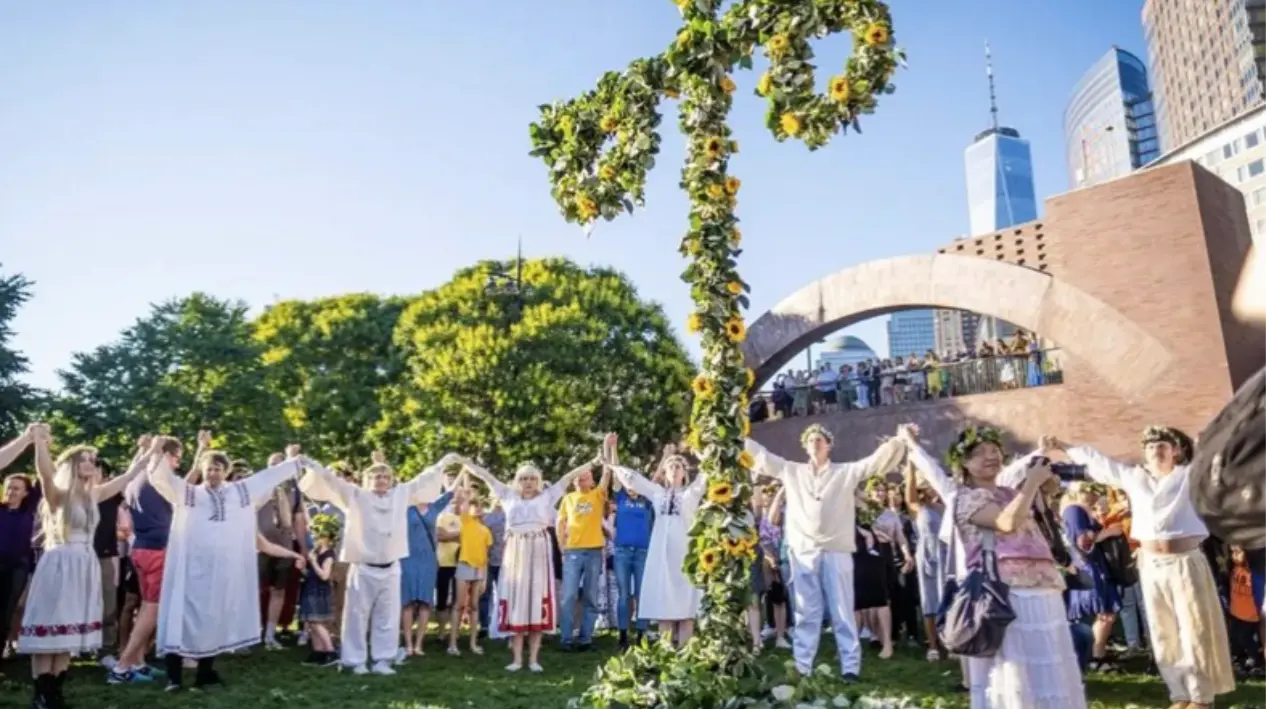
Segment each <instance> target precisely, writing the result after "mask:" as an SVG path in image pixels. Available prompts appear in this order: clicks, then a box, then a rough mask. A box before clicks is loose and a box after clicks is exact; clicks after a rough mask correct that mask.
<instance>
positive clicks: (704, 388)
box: [690, 374, 716, 398]
mask: <svg viewBox="0 0 1266 709" xmlns="http://www.w3.org/2000/svg"><path fill="white" fill-rule="evenodd" d="M690 388H691V389H693V390H694V392H695V396H699V397H704V398H707V397H709V396H712V394H713V393H715V392H716V385H715V384H713V383H712V380H711V379H709V378H708V375H706V374H700V375H699V376H697V377H695V380H694V381H693V382H692V383H691V384H690Z"/></svg>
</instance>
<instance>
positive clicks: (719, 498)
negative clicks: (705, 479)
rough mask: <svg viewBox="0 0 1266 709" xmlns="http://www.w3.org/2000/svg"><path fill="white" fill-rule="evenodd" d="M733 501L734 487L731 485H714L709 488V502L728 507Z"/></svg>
mask: <svg viewBox="0 0 1266 709" xmlns="http://www.w3.org/2000/svg"><path fill="white" fill-rule="evenodd" d="M733 500H734V486H733V485H730V484H729V483H714V484H712V485H709V486H708V502H711V503H712V504H714V505H728V504H730V502H732V501H733Z"/></svg>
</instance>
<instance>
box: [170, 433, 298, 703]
mask: <svg viewBox="0 0 1266 709" xmlns="http://www.w3.org/2000/svg"><path fill="white" fill-rule="evenodd" d="M164 439H165V437H159V444H158V445H161V444H162V443H163V442H164ZM298 455H299V447H298V446H295V445H291V446H287V447H286V456H287V460H285V461H284V462H282V463H280V464H278V465H274V466H273V467H270V468H268V469H266V470H262V471H260V472H258V473H255V474H253V475H251V476H250V477H247V478H245V479H244V480H240V481H238V482H233V483H230V482H228V480H227V478H228V474H229V467H230V463H229V457H228V456H227V455H225V454H224V453H221V452H220V451H213V450H212V451H206V452H204V453H203V454H202V456H201V457H200V458H199V459H198V460H197V461H195V462H194V465H195V466H197V467H198V468H199V469H200V470H201V472H202V479H203V480H204V481H205V482H203V483H202V484H200V485H194V484H191V483H189V482H187V481H185V480H182V479H181V478H178V477H176V474H175V473H174V472H172V469H171V467H170V466H169V465H168V463H167V459H166V457H163V456H159V457H158V458H157V460H156V461H155V464H154V465H153V467H151V468H150V471H149V482H150V484H151V485H153V486H154V489H155V490H156V491H157V492H158V494H160V495H162V496H163V499H165V500H167V501H168V502H169V503H170V504H171V507H172V522H171V536H170V538H169V540H168V544H167V562H166V564H165V565H164V567H163V594H162V597H161V599H160V600H159V605H158V626H157V629H156V644H157V645H158V654H159V655H160V656H162V657H164V658H165V660H166V663H167V681H168V689H172V690H175V689H180V688H181V686H182V682H181V680H182V678H181V670H182V662H181V658H188V659H190V660H196V661H197V668H198V669H197V675H196V676H195V678H194V686H195V687H205V686H208V685H215V684H219V683H220V677H219V675H218V674H217V673H216V671H215V669H214V666H213V661H214V659H215V656H216V655H221V654H225V653H230V652H233V651H235V650H239V649H242V648H245V647H249V646H251V645H256V644H258V643H259V642H260V632H259V617H260V616H259V564H258V562H257V561H256V560H257V558H258V557H257V553H256V552H257V550H261V545H259V535H258V527H257V524H256V521H257V518H258V517H257V515H256V510H257V509H258V508H259V507H260V506H262V505H263V504H264V503H266V502H268V501H269V500H270V499H272V493H273V490H274V489H275V488H276V487H277V486H278V485H280V484H281V483H283V482H285V481H286V480H289V479H291V478H294V477H295V476H297V475H298V473H299V471H300V469H301V465H300V460H299V458H298ZM262 550H263V551H264V553H270V551H269V550H268V549H267V548H263V549H262Z"/></svg>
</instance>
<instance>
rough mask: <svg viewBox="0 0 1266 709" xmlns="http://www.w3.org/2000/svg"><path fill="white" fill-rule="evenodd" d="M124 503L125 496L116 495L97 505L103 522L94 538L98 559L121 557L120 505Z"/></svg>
mask: <svg viewBox="0 0 1266 709" xmlns="http://www.w3.org/2000/svg"><path fill="white" fill-rule="evenodd" d="M122 502H123V495H115V496H114V497H111V498H110V499H108V500H102V501H101V502H98V503H97V511H98V512H100V514H101V520H100V521H98V522H97V531H96V534H94V535H93V537H92V550H93V551H95V552H97V558H98V559H113V558H114V557H116V556H118V555H119V535H118V528H119V505H120V504H121V503H122Z"/></svg>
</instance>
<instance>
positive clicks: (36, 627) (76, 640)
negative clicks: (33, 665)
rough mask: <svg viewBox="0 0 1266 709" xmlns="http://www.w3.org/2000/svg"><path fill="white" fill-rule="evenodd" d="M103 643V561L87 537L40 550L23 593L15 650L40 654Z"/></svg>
mask: <svg viewBox="0 0 1266 709" xmlns="http://www.w3.org/2000/svg"><path fill="white" fill-rule="evenodd" d="M100 647H101V564H100V562H98V561H97V555H96V554H95V553H94V552H93V551H92V547H91V546H90V545H89V544H88V543H87V542H86V541H76V542H71V543H70V544H63V545H61V546H56V547H53V548H52V549H49V550H47V551H45V552H44V555H43V556H41V557H40V561H39V564H37V565H36V566H35V574H34V575H33V576H32V577H31V585H30V586H29V587H28V590H27V595H26V612H25V613H23V615H22V630H21V632H20V634H19V635H18V652H19V653H21V654H23V655H43V654H56V653H62V652H69V653H72V654H76V653H83V652H92V651H95V650H97V649H99V648H100Z"/></svg>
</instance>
